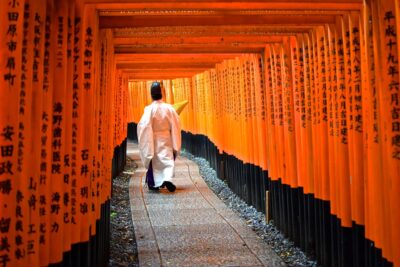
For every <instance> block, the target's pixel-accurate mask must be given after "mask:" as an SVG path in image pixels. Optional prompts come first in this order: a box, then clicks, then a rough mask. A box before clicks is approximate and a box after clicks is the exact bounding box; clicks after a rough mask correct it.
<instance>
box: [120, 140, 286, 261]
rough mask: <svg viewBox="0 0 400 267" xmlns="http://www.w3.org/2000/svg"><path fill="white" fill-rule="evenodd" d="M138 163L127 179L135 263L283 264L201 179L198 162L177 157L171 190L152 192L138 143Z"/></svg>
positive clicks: (133, 152) (131, 148)
mask: <svg viewBox="0 0 400 267" xmlns="http://www.w3.org/2000/svg"><path fill="white" fill-rule="evenodd" d="M128 156H129V157H130V158H131V159H133V160H135V162H136V163H137V164H138V169H137V170H136V172H135V173H134V174H133V175H132V177H131V180H130V183H129V195H130V202H131V211H132V221H133V225H134V228H135V235H136V239H137V247H138V253H139V264H140V266H285V265H284V263H283V262H282V260H281V259H280V258H279V257H278V256H277V255H276V253H275V252H273V251H272V250H271V249H270V248H268V247H266V246H265V245H264V244H263V243H262V242H261V240H260V239H259V238H258V236H257V235H256V234H255V233H254V232H253V231H252V230H251V229H249V228H248V227H247V226H246V223H245V222H244V221H243V219H241V218H240V217H239V216H238V215H236V214H235V213H234V212H233V211H232V210H230V209H229V208H228V207H227V206H226V205H225V204H224V203H223V202H222V201H221V200H220V199H219V198H218V197H217V196H216V195H215V194H214V193H213V192H212V191H211V190H210V189H209V188H208V186H207V185H206V183H205V182H204V180H203V179H202V178H201V176H200V174H199V169H198V166H197V165H196V164H195V163H194V162H192V161H190V160H188V159H186V158H182V157H179V158H178V159H177V161H176V169H175V178H174V180H173V182H174V183H175V185H176V186H177V190H176V191H175V192H174V193H170V192H168V191H167V190H166V189H161V190H160V191H159V192H152V191H149V190H148V189H147V186H146V185H145V183H144V178H145V171H146V170H145V169H144V167H143V165H142V163H141V161H140V159H139V155H138V149H137V146H135V145H134V144H129V145H128Z"/></svg>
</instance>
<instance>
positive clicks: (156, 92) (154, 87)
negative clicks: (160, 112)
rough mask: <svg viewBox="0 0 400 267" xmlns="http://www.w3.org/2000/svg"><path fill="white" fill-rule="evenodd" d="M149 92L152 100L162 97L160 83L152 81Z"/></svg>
mask: <svg viewBox="0 0 400 267" xmlns="http://www.w3.org/2000/svg"><path fill="white" fill-rule="evenodd" d="M150 93H151V98H152V99H153V100H160V99H161V98H162V92H161V85H160V83H159V82H153V83H152V84H151V89H150Z"/></svg>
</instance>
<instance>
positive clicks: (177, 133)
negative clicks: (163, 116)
mask: <svg viewBox="0 0 400 267" xmlns="http://www.w3.org/2000/svg"><path fill="white" fill-rule="evenodd" d="M170 123H171V138H172V148H173V150H174V154H175V156H177V155H179V153H180V151H181V142H182V141H181V125H180V121H179V115H178V114H177V113H176V111H175V109H174V108H172V107H171V116H170Z"/></svg>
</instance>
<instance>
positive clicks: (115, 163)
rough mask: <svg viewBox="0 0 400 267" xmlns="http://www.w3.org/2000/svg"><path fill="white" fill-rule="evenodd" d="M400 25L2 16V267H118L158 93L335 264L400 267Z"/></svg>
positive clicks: (366, 11)
mask: <svg viewBox="0 0 400 267" xmlns="http://www.w3.org/2000/svg"><path fill="white" fill-rule="evenodd" d="M399 11H400V10H399V2H398V0H390V1H383V0H367V1H361V0H352V1H344V0H343V1H342V0H341V1H335V2H332V1H316V0H309V1H295V0H293V1H283V0H275V1H246V2H243V1H218V2H203V1H192V2H183V1H150V2H149V1H140V0H132V1H129V0H122V1H119V2H118V3H114V1H108V0H85V1H77V0H76V1H74V0H11V1H1V3H0V12H1V13H2V16H0V25H1V26H2V27H1V28H0V47H1V49H0V100H1V101H2V104H1V111H0V148H1V156H0V240H1V241H2V242H1V243H0V266H25V265H27V264H28V263H30V264H31V265H33V266H45V265H49V264H56V263H62V262H63V263H64V264H70V265H74V266H75V265H77V264H78V262H79V264H80V265H82V266H103V265H105V264H106V262H107V257H108V256H107V253H108V248H107V242H108V241H107V240H108V232H109V226H108V222H109V221H108V220H109V215H110V214H109V210H108V209H109V200H110V190H111V180H112V177H114V176H115V175H117V173H118V172H119V171H121V170H122V167H123V165H124V157H125V151H124V149H125V145H126V135H127V132H128V129H127V127H128V123H132V122H137V121H138V119H139V118H140V116H141V114H142V111H143V108H144V106H145V105H146V104H147V103H149V101H150V99H149V94H148V89H149V81H151V80H162V81H163V85H164V88H165V90H166V95H167V98H166V100H167V101H168V102H171V103H172V102H180V101H182V100H189V104H188V106H187V107H186V109H185V110H184V111H183V112H182V114H181V121H182V125H183V127H184V130H185V131H184V133H183V140H184V144H185V147H186V148H187V149H188V150H190V151H192V152H195V151H196V152H198V153H200V155H202V156H204V157H206V158H207V159H208V160H209V161H210V163H211V165H212V166H213V168H215V169H216V170H217V171H218V173H219V175H220V178H224V179H227V180H228V183H229V185H230V187H231V188H232V189H233V190H234V191H235V192H236V193H238V194H239V195H240V196H241V197H242V198H243V199H245V200H246V201H247V202H248V203H250V204H252V205H254V206H256V207H257V208H258V209H259V210H262V211H265V212H268V214H269V216H271V217H272V218H273V219H274V221H275V223H276V224H277V226H278V227H280V228H281V229H282V230H283V232H284V233H285V234H286V235H288V236H289V237H290V238H292V239H293V240H294V241H295V242H296V243H297V244H298V245H299V246H301V247H302V248H303V249H304V250H305V251H306V252H309V253H313V254H315V255H316V258H317V259H318V261H319V263H321V264H322V265H324V266H344V265H348V266H377V265H385V264H387V265H390V264H393V265H394V266H400V230H399V228H398V226H397V225H398V223H399V222H400V212H399V211H397V209H396V204H397V203H399V202H400V199H399V198H400V170H399V166H400V163H399V161H400V134H399V133H400V116H399V112H400V104H399V99H398V98H399V96H398V88H399V68H398V67H399V66H398V59H399V57H398V56H399V55H398V53H399V46H398V43H399V41H400V38H399V35H398V25H399V21H400V19H399V14H400V13H399ZM130 126H133V125H132V124H131V125H130ZM131 130H132V129H131ZM196 142H197V143H202V147H206V148H207V149H206V151H204V150H200V149H199V148H198V147H197V145H196ZM266 190H267V191H268V195H266ZM267 196H268V197H267ZM266 197H267V198H268V200H269V201H267V202H266V201H265V198H266ZM76 255H80V257H76Z"/></svg>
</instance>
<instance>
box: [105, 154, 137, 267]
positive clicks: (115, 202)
mask: <svg viewBox="0 0 400 267" xmlns="http://www.w3.org/2000/svg"><path fill="white" fill-rule="evenodd" d="M136 168H137V166H136V164H135V163H134V161H132V160H130V159H129V158H127V161H126V166H125V169H124V171H123V172H122V173H121V174H120V175H118V176H117V177H116V178H114V179H113V188H112V198H111V244H110V261H109V266H124V267H125V266H129V267H137V266H139V258H138V250H137V245H136V238H135V232H134V228H133V223H132V215H131V207H130V205H129V178H130V175H131V174H132V173H133V171H134V170H135V169H136Z"/></svg>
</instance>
